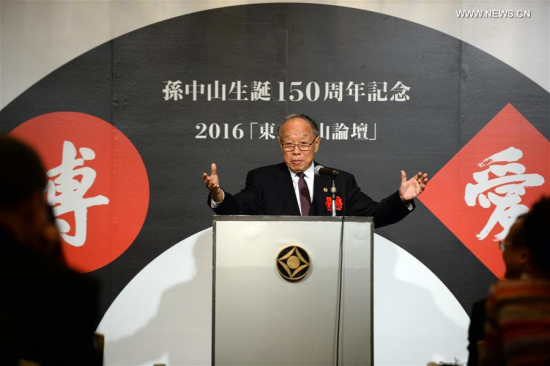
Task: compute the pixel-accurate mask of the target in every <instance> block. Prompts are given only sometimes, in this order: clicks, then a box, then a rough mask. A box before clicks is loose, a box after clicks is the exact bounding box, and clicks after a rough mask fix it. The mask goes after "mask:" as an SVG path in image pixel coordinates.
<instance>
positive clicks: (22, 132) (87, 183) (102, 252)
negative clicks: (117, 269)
mask: <svg viewBox="0 0 550 366" xmlns="http://www.w3.org/2000/svg"><path fill="white" fill-rule="evenodd" d="M10 134H11V135H12V136H15V137H17V138H20V139H21V140H23V141H25V142H27V143H28V144H29V145H31V146H32V147H33V148H34V149H36V150H37V151H38V153H39V154H40V156H41V158H42V160H43V162H44V165H45V167H46V171H47V173H48V185H47V187H46V196H47V198H48V201H49V202H50V204H52V206H53V207H54V213H55V216H56V223H57V226H58V228H59V231H60V232H61V237H62V245H63V252H64V254H65V258H66V259H67V262H68V264H69V265H70V266H71V267H73V268H75V269H77V270H79V271H81V272H90V271H94V270H96V269H98V268H101V267H103V266H105V265H107V264H109V263H111V262H112V261H114V260H115V259H116V258H118V257H119V256H120V255H121V254H122V253H124V252H125V251H126V250H127V249H128V248H129V247H130V245H131V244H132V243H133V241H134V240H135V238H136V237H137V235H138V233H139V232H140V230H141V228H142V226H143V223H144V221H145V216H146V214H147V209H148V207H149V180H148V177H147V172H146V170H145V165H144V163H143V160H142V159H141V156H140V154H139V153H138V151H137V150H136V148H135V147H134V145H133V144H132V142H130V140H129V139H128V138H127V137H126V136H125V135H124V134H123V133H122V132H121V131H120V130H118V129H117V128H115V127H114V126H113V125H112V124H110V123H108V122H106V121H104V120H102V119H100V118H97V117H94V116H91V115H88V114H84V113H76V112H56V113H48V114H44V115H41V116H38V117H35V118H33V119H30V120H28V121H26V122H24V123H23V124H21V125H20V126H18V127H17V128H15V129H14V130H13V131H12V132H11V133H10Z"/></svg>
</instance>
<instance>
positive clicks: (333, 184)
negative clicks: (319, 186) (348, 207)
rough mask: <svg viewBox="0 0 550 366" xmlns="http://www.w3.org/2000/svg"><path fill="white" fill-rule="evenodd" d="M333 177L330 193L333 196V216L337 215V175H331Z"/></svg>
mask: <svg viewBox="0 0 550 366" xmlns="http://www.w3.org/2000/svg"><path fill="white" fill-rule="evenodd" d="M331 178H332V187H330V194H331V196H332V201H331V203H330V204H331V209H332V217H336V183H335V179H336V178H335V177H334V176H331Z"/></svg>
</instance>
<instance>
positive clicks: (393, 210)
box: [345, 175, 415, 228]
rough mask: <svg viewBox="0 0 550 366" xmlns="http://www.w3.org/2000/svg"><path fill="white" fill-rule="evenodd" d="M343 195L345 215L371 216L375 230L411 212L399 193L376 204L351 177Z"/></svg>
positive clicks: (396, 192) (351, 176)
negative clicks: (345, 207) (345, 203)
mask: <svg viewBox="0 0 550 366" xmlns="http://www.w3.org/2000/svg"><path fill="white" fill-rule="evenodd" d="M345 193H346V197H345V201H346V202H347V203H348V208H347V212H346V215H348V216H372V217H373V219H374V226H375V227H376V228H379V227H382V226H386V225H390V224H394V223H396V222H398V221H399V220H401V219H403V218H404V217H405V216H407V215H408V214H409V213H410V212H411V210H409V209H408V208H407V205H405V203H404V202H403V200H401V197H399V191H395V192H394V193H392V194H391V195H389V196H388V197H386V198H384V199H383V200H382V201H380V202H376V201H374V200H373V199H372V198H370V197H369V196H367V195H366V194H365V193H363V192H362V191H361V189H360V188H359V187H358V186H357V183H356V181H355V177H354V176H353V175H350V176H349V179H348V183H347V185H346V192H345ZM412 205H413V208H414V207H415V204H414V202H412Z"/></svg>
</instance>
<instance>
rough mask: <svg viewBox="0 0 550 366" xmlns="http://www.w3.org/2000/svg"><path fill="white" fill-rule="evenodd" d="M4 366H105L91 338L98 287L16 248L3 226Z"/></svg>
mask: <svg viewBox="0 0 550 366" xmlns="http://www.w3.org/2000/svg"><path fill="white" fill-rule="evenodd" d="M0 244H1V247H2V265H1V266H0V285H1V288H2V301H1V302H0V324H1V329H2V332H0V333H1V334H0V365H6V366H11V365H17V364H18V360H19V359H26V360H31V361H35V362H37V363H39V364H40V365H43V366H74V365H79V366H92V365H94V366H95V365H100V364H102V360H101V358H102V355H101V354H100V353H99V352H98V351H97V350H96V349H95V347H94V343H93V336H94V332H95V328H96V326H97V323H98V321H99V295H98V291H99V285H98V283H97V282H96V281H95V280H93V279H91V278H89V277H87V276H85V275H82V274H79V273H76V272H75V271H73V270H71V269H69V268H67V267H65V266H64V265H61V264H59V263H56V262H53V261H52V260H50V259H49V258H45V257H43V256H42V255H40V254H38V253H36V252H34V251H33V250H30V249H28V248H26V247H23V246H21V245H20V244H18V243H17V242H16V241H15V240H14V239H13V237H12V236H11V235H10V234H9V233H7V232H6V231H5V230H3V229H2V228H1V227H0Z"/></svg>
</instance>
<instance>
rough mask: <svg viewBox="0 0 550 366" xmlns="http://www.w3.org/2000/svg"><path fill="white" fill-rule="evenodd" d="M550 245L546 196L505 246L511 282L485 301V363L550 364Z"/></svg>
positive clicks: (495, 287)
mask: <svg viewBox="0 0 550 366" xmlns="http://www.w3.org/2000/svg"><path fill="white" fill-rule="evenodd" d="M507 239H508V237H507ZM549 241H550V198H542V199H541V200H540V201H538V202H537V203H535V205H534V206H533V207H532V209H531V211H529V213H527V214H526V215H525V217H524V219H523V223H522V225H521V226H520V227H519V229H518V230H517V231H516V232H515V234H514V236H513V237H512V238H511V240H505V241H504V242H503V243H502V245H501V249H502V250H503V259H504V262H505V265H506V275H505V276H506V278H507V279H508V278H509V280H503V281H498V282H497V283H495V284H494V285H493V286H492V287H491V289H490V291H489V295H488V297H487V304H486V320H485V350H484V352H483V354H482V356H481V360H482V364H483V365H550V243H549Z"/></svg>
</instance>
